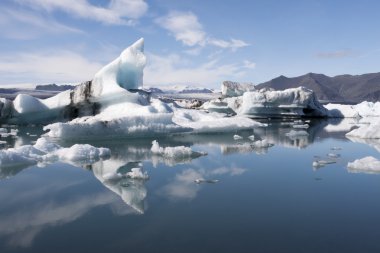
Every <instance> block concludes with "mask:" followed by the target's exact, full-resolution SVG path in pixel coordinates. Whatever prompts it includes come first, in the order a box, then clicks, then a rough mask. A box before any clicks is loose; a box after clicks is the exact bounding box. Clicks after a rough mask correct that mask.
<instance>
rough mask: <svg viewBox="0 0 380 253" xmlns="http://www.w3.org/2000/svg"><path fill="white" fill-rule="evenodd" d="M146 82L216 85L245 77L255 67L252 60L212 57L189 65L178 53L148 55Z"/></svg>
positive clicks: (151, 83) (153, 83)
mask: <svg viewBox="0 0 380 253" xmlns="http://www.w3.org/2000/svg"><path fill="white" fill-rule="evenodd" d="M148 60H149V61H148V65H147V67H146V70H145V75H144V82H145V83H146V84H148V85H162V84H197V85H200V84H202V85H209V86H210V85H216V84H218V83H220V82H221V81H223V80H226V79H228V78H231V77H232V76H233V77H234V78H235V79H236V78H239V77H243V76H244V75H245V74H247V71H249V70H251V69H252V68H254V66H255V64H254V63H253V62H250V61H243V62H241V63H231V64H223V63H220V62H219V61H218V60H217V59H211V60H209V61H206V62H204V63H202V64H199V65H197V66H189V65H188V64H187V62H188V61H187V60H186V59H184V58H182V57H181V56H180V55H178V54H171V55H165V56H161V55H156V54H149V55H148Z"/></svg>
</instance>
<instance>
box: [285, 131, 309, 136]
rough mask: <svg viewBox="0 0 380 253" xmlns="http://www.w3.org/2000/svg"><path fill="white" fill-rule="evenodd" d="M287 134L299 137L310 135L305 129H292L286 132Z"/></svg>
mask: <svg viewBox="0 0 380 253" xmlns="http://www.w3.org/2000/svg"><path fill="white" fill-rule="evenodd" d="M285 135H286V136H289V137H291V138H292V137H298V136H309V134H308V132H306V131H303V130H299V131H294V130H291V131H290V132H289V133H286V134H285Z"/></svg>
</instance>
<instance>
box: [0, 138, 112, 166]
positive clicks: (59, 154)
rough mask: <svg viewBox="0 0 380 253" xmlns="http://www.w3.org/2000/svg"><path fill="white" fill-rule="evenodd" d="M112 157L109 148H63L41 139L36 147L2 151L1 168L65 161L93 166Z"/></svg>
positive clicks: (77, 145) (83, 145)
mask: <svg viewBox="0 0 380 253" xmlns="http://www.w3.org/2000/svg"><path fill="white" fill-rule="evenodd" d="M109 157H110V150H109V149H108V148H96V147H93V146H91V145H88V144H75V145H73V146H71V147H69V148H63V147H61V146H59V145H57V144H55V143H52V142H49V141H47V140H46V139H45V138H40V139H38V140H37V141H36V144H34V145H23V146H20V147H17V148H9V149H6V150H0V168H5V167H19V166H22V167H28V166H31V165H36V164H41V165H44V164H46V163H53V162H57V161H59V160H60V161H63V162H67V163H72V164H74V165H78V164H79V165H83V164H92V163H95V162H97V161H99V160H101V159H107V158H109Z"/></svg>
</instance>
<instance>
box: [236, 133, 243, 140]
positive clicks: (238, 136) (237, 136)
mask: <svg viewBox="0 0 380 253" xmlns="http://www.w3.org/2000/svg"><path fill="white" fill-rule="evenodd" d="M241 139H243V137H242V136H240V135H238V134H235V135H234V140H241Z"/></svg>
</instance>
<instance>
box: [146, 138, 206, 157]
mask: <svg viewBox="0 0 380 253" xmlns="http://www.w3.org/2000/svg"><path fill="white" fill-rule="evenodd" d="M151 151H152V153H153V154H155V155H160V156H164V157H167V158H178V159H183V158H187V157H189V158H195V157H199V156H203V155H207V153H205V152H197V151H193V150H192V149H191V148H189V147H185V146H177V147H165V148H164V147H160V145H159V143H158V142H157V141H156V140H154V141H153V142H152V148H151Z"/></svg>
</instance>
